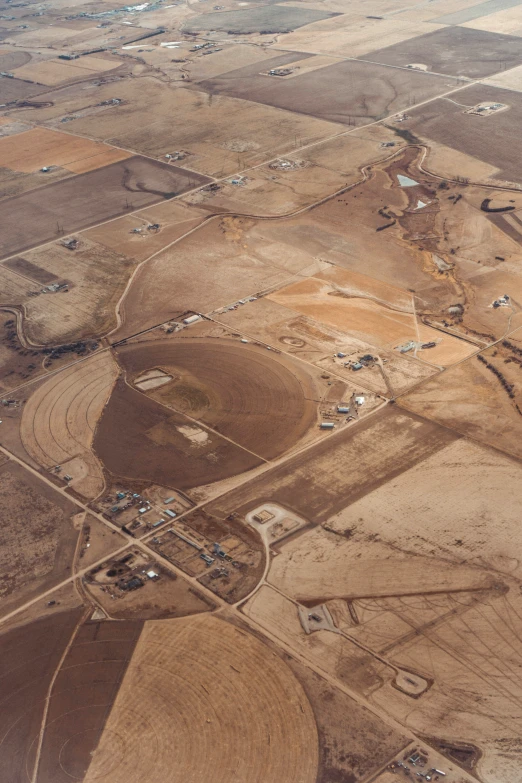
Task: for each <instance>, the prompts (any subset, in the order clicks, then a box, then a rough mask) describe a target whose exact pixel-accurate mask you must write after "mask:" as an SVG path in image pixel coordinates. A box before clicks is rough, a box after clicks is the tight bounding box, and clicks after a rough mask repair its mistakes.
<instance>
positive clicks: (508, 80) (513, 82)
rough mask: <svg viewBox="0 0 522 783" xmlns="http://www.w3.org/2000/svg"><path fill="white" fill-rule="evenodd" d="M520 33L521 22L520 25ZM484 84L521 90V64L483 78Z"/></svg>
mask: <svg viewBox="0 0 522 783" xmlns="http://www.w3.org/2000/svg"><path fill="white" fill-rule="evenodd" d="M520 27H521V33H522V23H521V25H520ZM485 84H491V85H492V86H493V87H502V88H504V89H505V90H519V91H520V90H522V65H517V67H516V68H510V69H509V70H508V71H503V72H502V73H499V74H495V75H494V76H490V77H489V79H485Z"/></svg>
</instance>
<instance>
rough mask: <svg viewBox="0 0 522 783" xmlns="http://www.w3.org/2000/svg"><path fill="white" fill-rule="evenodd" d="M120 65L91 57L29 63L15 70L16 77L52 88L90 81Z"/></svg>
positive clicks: (115, 60) (112, 61) (113, 61)
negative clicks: (16, 71) (70, 82)
mask: <svg viewBox="0 0 522 783" xmlns="http://www.w3.org/2000/svg"><path fill="white" fill-rule="evenodd" d="M122 64H123V63H122V61H121V60H119V59H114V60H105V59H102V58H101V57H93V56H92V55H90V56H87V57H82V58H81V59H80V60H74V61H73V62H64V61H63V60H45V61H43V62H36V63H34V62H31V63H29V64H27V65H22V66H21V67H20V68H18V69H17V70H18V73H17V77H18V78H20V79H27V80H28V81H32V82H37V83H38V84H45V85H46V86H49V87H54V86H55V85H57V84H63V83H64V82H69V81H80V80H82V79H92V78H93V76H95V75H96V74H97V73H104V72H105V71H112V70H115V69H117V68H121V66H122Z"/></svg>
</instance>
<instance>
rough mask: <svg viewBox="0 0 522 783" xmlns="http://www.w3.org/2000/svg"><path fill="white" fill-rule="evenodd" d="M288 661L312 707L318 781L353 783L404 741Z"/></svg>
mask: <svg viewBox="0 0 522 783" xmlns="http://www.w3.org/2000/svg"><path fill="white" fill-rule="evenodd" d="M287 663H288V665H289V666H290V668H291V669H292V670H293V671H294V673H295V675H296V676H297V677H298V679H299V681H300V682H301V684H302V686H303V688H304V689H305V692H306V694H307V696H308V698H309V700H310V702H311V704H312V707H313V710H314V716H315V720H316V723H317V729H318V733H319V753H320V758H319V772H318V775H317V780H318V781H319V782H320V781H328V780H336V779H338V780H341V781H342V780H343V779H344V780H346V781H351V782H352V783H355V781H357V780H360V779H366V777H367V776H368V775H369V774H370V773H371V772H373V771H374V770H376V769H378V768H379V767H380V766H381V765H383V764H385V763H386V762H387V761H388V759H389V758H390V756H391V755H393V754H394V753H396V752H397V750H398V749H399V748H403V747H404V745H405V744H406V743H407V739H406V737H404V736H403V735H401V734H400V733H399V732H398V731H396V730H395V729H392V728H390V727H389V726H387V725H386V724H385V723H384V722H383V721H381V720H380V719H379V718H378V717H377V716H376V715H373V714H372V713H371V712H370V711H369V710H367V709H366V708H365V707H363V706H362V705H361V704H359V703H358V702H356V701H354V699H351V698H350V697H349V696H347V695H346V694H345V693H342V692H341V691H339V690H337V689H335V688H333V687H332V686H331V685H330V684H329V683H327V682H326V681H325V680H324V679H323V678H322V677H320V676H319V675H318V674H316V673H315V672H313V671H311V670H310V669H309V668H308V667H306V666H304V665H303V664H301V663H298V662H297V661H295V660H294V659H289V660H288V661H287ZM341 776H342V777H341ZM393 783H396V782H395V781H393Z"/></svg>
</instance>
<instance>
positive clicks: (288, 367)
mask: <svg viewBox="0 0 522 783" xmlns="http://www.w3.org/2000/svg"><path fill="white" fill-rule="evenodd" d="M118 356H119V359H120V361H121V363H122V365H123V366H124V368H125V369H126V370H127V374H128V381H129V383H130V382H131V381H132V379H134V378H135V377H136V376H137V375H139V374H141V373H142V372H143V371H145V370H148V369H151V368H153V367H156V366H160V367H162V368H164V369H166V370H167V371H168V372H169V373H170V374H171V375H173V376H174V381H172V382H171V383H170V384H167V385H165V386H164V387H160V388H159V389H157V390H156V391H155V392H154V393H152V394H150V396H151V397H153V398H154V399H155V400H157V401H158V402H161V403H163V404H164V405H168V406H169V407H171V408H173V409H174V410H178V411H180V412H182V413H186V414H187V415H189V416H191V417H193V418H196V419H199V420H200V421H202V422H204V423H205V424H207V425H208V426H209V427H212V428H213V429H214V430H216V431H217V432H220V433H221V434H223V435H225V437H227V438H230V439H231V440H233V441H234V442H235V443H237V444H239V445H240V446H242V447H243V448H246V449H249V450H250V451H252V452H254V453H255V454H258V455H259V456H261V457H263V458H264V459H273V458H274V457H277V456H279V455H281V454H283V453H284V452H285V451H287V450H288V449H289V448H291V447H292V446H293V445H294V444H295V443H296V442H297V441H298V440H299V439H300V438H301V437H302V436H303V435H304V434H305V433H306V431H307V430H308V428H309V427H310V426H311V425H312V424H313V422H314V421H315V419H316V405H315V403H314V402H313V397H314V396H315V394H314V392H315V390H314V385H313V382H312V379H311V377H310V376H309V375H308V374H307V373H306V372H304V371H303V369H302V368H301V367H300V366H298V365H297V364H296V363H294V362H292V361H291V360H289V359H288V358H287V357H286V356H282V355H278V354H276V353H274V352H269V351H267V350H266V348H259V347H257V346H254V345H251V344H248V345H245V344H243V343H240V342H239V341H232V340H216V339H205V338H201V339H197V338H193V339H180V340H174V341H170V342H166V341H157V342H147V343H139V344H135V345H132V344H131V345H126V346H123V347H121V348H119V349H118Z"/></svg>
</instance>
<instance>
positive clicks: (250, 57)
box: [184, 43, 274, 81]
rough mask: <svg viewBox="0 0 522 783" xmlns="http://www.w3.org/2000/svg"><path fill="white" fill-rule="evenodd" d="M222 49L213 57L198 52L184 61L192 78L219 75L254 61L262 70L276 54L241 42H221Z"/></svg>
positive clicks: (196, 79) (209, 77)
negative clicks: (266, 62)
mask: <svg viewBox="0 0 522 783" xmlns="http://www.w3.org/2000/svg"><path fill="white" fill-rule="evenodd" d="M220 49H221V51H219V52H215V53H214V54H213V55H212V56H211V57H206V56H202V55H198V54H196V55H195V56H194V57H192V58H191V59H190V60H189V61H188V62H187V63H184V67H185V68H186V70H187V73H189V74H190V78H191V80H193V81H200V80H201V79H211V78H212V77H213V76H219V75H221V74H222V73H227V71H232V70H234V69H235V68H240V67H243V66H245V65H251V64H252V63H258V64H259V68H260V70H262V68H263V62H264V60H268V59H270V58H271V57H273V56H274V54H273V52H272V51H271V50H270V49H265V48H261V47H259V46H249V45H248V44H241V43H239V44H232V45H231V44H226V43H223V44H221V43H220Z"/></svg>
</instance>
